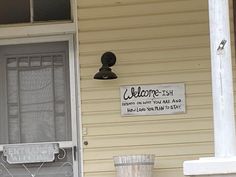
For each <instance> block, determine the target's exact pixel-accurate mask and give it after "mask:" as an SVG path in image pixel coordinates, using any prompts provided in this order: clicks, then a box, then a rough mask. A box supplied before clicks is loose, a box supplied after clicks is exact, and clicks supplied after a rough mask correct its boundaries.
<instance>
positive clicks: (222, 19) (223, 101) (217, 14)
mask: <svg viewBox="0 0 236 177" xmlns="http://www.w3.org/2000/svg"><path fill="white" fill-rule="evenodd" d="M208 3H209V18H210V19H209V22H210V43H211V70H212V94H213V95H212V96H213V113H214V137H215V156H216V157H231V156H236V134H235V120H234V94H233V79H232V78H233V77H232V62H231V60H232V57H231V42H230V25H229V2H228V0H220V1H218V0H209V1H208ZM223 40H225V41H226V43H225V45H224V46H223V45H222V46H220V43H221V42H222V41H223ZM220 47H222V48H220Z"/></svg>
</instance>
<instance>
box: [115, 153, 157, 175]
mask: <svg viewBox="0 0 236 177" xmlns="http://www.w3.org/2000/svg"><path fill="white" fill-rule="evenodd" d="M113 159H114V165H115V167H116V174H117V177H152V172H153V167H154V161H155V155H152V154H143V155H128V156H115V157H113Z"/></svg>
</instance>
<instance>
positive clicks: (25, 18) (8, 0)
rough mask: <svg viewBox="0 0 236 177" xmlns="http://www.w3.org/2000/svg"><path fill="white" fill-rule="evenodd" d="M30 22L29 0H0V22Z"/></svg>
mask: <svg viewBox="0 0 236 177" xmlns="http://www.w3.org/2000/svg"><path fill="white" fill-rule="evenodd" d="M25 22H30V0H0V24H11V23H25Z"/></svg>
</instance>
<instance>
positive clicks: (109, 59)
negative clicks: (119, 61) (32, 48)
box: [94, 52, 117, 80]
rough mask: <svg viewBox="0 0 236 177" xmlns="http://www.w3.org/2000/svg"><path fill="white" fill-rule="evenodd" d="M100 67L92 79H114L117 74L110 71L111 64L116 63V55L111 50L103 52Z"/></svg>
mask: <svg viewBox="0 0 236 177" xmlns="http://www.w3.org/2000/svg"><path fill="white" fill-rule="evenodd" d="M101 62H102V67H101V68H100V69H99V72H97V73H96V74H95V76H94V79H100V80H108V79H116V78H117V76H116V74H115V73H113V72H112V71H111V68H110V67H111V66H113V65H114V64H115V63H116V56H115V54H114V53H112V52H105V53H104V54H103V55H102V58H101Z"/></svg>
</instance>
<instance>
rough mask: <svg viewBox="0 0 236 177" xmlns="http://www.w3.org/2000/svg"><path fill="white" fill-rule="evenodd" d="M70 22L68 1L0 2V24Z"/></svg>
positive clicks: (23, 0) (2, 0) (17, 0)
mask: <svg viewBox="0 0 236 177" xmlns="http://www.w3.org/2000/svg"><path fill="white" fill-rule="evenodd" d="M59 20H71V4H70V0H8V1H6V0H0V24H13V23H29V22H31V23H33V22H45V21H59Z"/></svg>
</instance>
